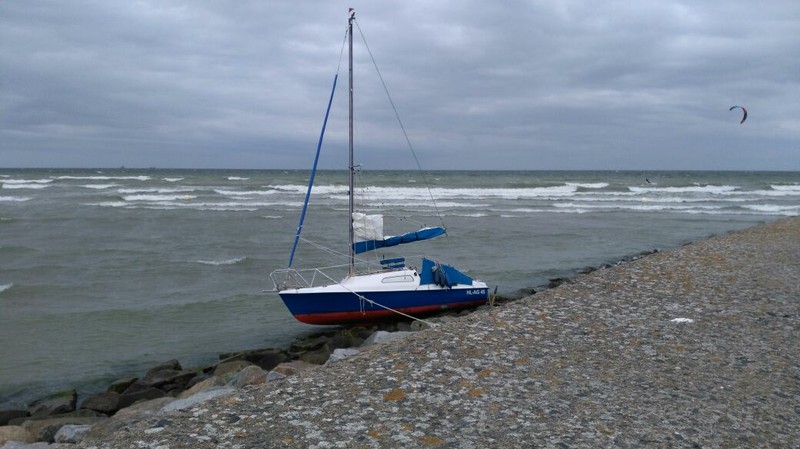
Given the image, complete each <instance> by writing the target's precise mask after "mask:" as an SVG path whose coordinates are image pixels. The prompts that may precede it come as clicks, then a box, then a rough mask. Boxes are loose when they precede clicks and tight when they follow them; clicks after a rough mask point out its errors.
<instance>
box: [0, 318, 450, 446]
mask: <svg viewBox="0 0 800 449" xmlns="http://www.w3.org/2000/svg"><path fill="white" fill-rule="evenodd" d="M449 319H451V317H448V316H440V317H436V318H434V319H433V321H434V322H436V321H438V322H442V321H447V320H449ZM423 327H426V325H425V324H424V323H421V322H417V321H415V322H383V323H379V324H376V325H373V326H369V327H363V326H354V327H344V328H339V329H335V330H331V331H326V332H320V333H316V334H313V335H311V336H309V337H306V338H303V339H300V340H298V341H296V342H294V343H293V344H292V345H291V346H290V347H289V348H288V349H278V348H265V349H255V350H248V351H241V352H235V353H226V354H220V356H219V361H218V362H216V363H214V364H211V365H207V366H202V367H197V368H184V367H183V366H182V365H181V363H180V362H179V361H178V360H169V361H167V362H164V363H162V364H159V365H156V366H153V367H151V368H150V369H148V370H147V371H146V372H145V373H144V375H143V376H141V377H126V378H122V379H119V380H117V381H115V382H113V383H112V384H111V385H109V386H108V388H107V389H106V391H103V392H99V393H96V394H92V395H90V396H87V397H85V398H83V399H82V401H80V404H79V401H78V399H79V398H78V393H77V391H76V390H69V391H65V392H59V393H56V394H54V395H51V396H49V397H46V398H43V399H40V400H38V401H36V402H34V403H33V404H31V405H30V406H29V407H28V408H27V409H26V410H4V411H0V445H1V446H0V448H2V449H11V448H15V449H25V448H30V449H32V448H50V449H56V448H61V447H64V448H67V447H71V446H72V444H75V443H78V442H80V441H83V440H84V439H90V440H98V441H99V440H102V439H103V438H104V437H105V436H107V435H110V434H111V433H113V432H115V431H117V430H119V429H120V428H122V427H125V426H129V425H131V424H133V423H136V422H138V421H141V420H143V419H145V418H148V417H152V416H154V415H158V414H159V413H164V412H167V411H174V410H180V409H183V408H187V407H189V406H191V405H194V404H197V403H200V402H204V401H206V400H209V399H212V398H215V397H218V396H221V395H227V394H230V393H232V392H233V391H236V389H240V388H244V387H247V386H248V385H257V384H262V383H264V382H271V381H278V380H281V379H284V378H286V377H288V376H292V375H294V374H297V373H299V372H303V371H306V370H309V369H314V368H315V367H318V366H321V365H324V364H326V363H334V362H336V361H338V360H341V359H343V358H347V357H349V356H352V355H355V354H358V353H359V352H360V350H361V349H362V348H364V347H366V346H370V345H374V344H380V343H383V342H387V341H391V340H393V339H397V338H402V337H404V336H405V335H408V334H409V333H410V332H413V331H416V330H420V329H422V328H423ZM35 442H39V443H36V444H32V443H35ZM44 443H50V444H49V445H48V444H44Z"/></svg>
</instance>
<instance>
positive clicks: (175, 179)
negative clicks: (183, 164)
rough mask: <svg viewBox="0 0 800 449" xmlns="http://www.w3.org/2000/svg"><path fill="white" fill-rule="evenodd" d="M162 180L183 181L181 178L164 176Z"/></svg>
mask: <svg viewBox="0 0 800 449" xmlns="http://www.w3.org/2000/svg"><path fill="white" fill-rule="evenodd" d="M164 181H167V182H178V181H183V178H164Z"/></svg>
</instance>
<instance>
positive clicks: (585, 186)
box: [566, 182, 608, 189]
mask: <svg viewBox="0 0 800 449" xmlns="http://www.w3.org/2000/svg"><path fill="white" fill-rule="evenodd" d="M566 184H567V185H568V186H575V187H580V188H583V189H605V188H606V187H608V183H607V182H590V183H581V182H568V183H566Z"/></svg>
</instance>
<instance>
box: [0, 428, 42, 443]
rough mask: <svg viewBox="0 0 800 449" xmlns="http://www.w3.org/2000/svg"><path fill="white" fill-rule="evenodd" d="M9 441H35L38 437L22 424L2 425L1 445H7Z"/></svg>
mask: <svg viewBox="0 0 800 449" xmlns="http://www.w3.org/2000/svg"><path fill="white" fill-rule="evenodd" d="M8 441H20V442H23V443H33V442H34V441H36V439H35V438H34V437H33V435H31V433H30V432H28V429H26V428H24V427H22V426H0V445H5V444H6V442H8ZM3 447H5V446H3Z"/></svg>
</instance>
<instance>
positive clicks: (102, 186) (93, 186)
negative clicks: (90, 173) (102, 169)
mask: <svg viewBox="0 0 800 449" xmlns="http://www.w3.org/2000/svg"><path fill="white" fill-rule="evenodd" d="M81 187H84V188H86V189H96V190H104V189H111V188H113V187H119V184H84V185H82V186H81Z"/></svg>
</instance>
